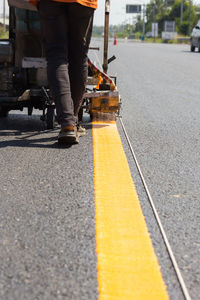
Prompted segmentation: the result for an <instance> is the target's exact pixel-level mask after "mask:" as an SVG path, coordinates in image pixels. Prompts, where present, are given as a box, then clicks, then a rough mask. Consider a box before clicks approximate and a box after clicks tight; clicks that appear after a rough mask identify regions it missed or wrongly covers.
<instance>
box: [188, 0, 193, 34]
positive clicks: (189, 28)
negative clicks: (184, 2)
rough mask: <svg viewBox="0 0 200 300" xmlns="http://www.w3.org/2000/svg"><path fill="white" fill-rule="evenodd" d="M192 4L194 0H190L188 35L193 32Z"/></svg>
mask: <svg viewBox="0 0 200 300" xmlns="http://www.w3.org/2000/svg"><path fill="white" fill-rule="evenodd" d="M191 5H192V0H189V17H188V35H190V32H191Z"/></svg>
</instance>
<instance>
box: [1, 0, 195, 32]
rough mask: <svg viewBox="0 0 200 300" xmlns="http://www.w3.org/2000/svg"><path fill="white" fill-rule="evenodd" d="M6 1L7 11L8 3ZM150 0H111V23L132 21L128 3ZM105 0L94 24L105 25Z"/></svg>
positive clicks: (101, 2)
mask: <svg viewBox="0 0 200 300" xmlns="http://www.w3.org/2000/svg"><path fill="white" fill-rule="evenodd" d="M3 1H4V0H0V14H1V13H2V12H3ZM5 1H6V12H7V13H8V5H7V0H5ZM149 2H150V0H110V3H111V10H110V24H111V25H118V24H122V23H128V22H129V23H132V18H133V15H132V14H126V4H141V5H143V4H147V3H149ZM199 2H200V0H193V3H195V4H196V3H199ZM104 11H105V0H98V9H97V10H96V12H95V18H94V25H99V26H101V25H104Z"/></svg>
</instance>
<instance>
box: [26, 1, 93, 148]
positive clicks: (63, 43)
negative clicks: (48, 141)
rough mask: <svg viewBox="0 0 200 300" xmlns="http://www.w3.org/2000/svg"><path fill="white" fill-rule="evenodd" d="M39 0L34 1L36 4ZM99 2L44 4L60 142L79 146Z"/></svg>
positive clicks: (42, 16) (43, 26)
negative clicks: (89, 57)
mask: <svg viewBox="0 0 200 300" xmlns="http://www.w3.org/2000/svg"><path fill="white" fill-rule="evenodd" d="M34 1H37V0H30V2H34ZM96 8H97V0H40V2H39V5H38V10H39V15H40V21H41V30H42V37H43V40H44V47H45V51H46V58H47V73H48V81H49V85H50V88H51V91H52V95H53V98H54V101H55V105H56V111H57V117H58V122H59V124H60V125H61V131H60V133H59V136H58V141H59V142H64V143H70V144H73V143H78V138H79V136H81V135H84V134H85V129H84V128H82V127H81V126H79V124H78V112H79V109H80V107H81V104H82V98H83V94H84V92H85V88H86V81H87V74H88V58H87V55H88V49H89V44H90V39H91V34H92V25H93V15H94V10H95V9H96Z"/></svg>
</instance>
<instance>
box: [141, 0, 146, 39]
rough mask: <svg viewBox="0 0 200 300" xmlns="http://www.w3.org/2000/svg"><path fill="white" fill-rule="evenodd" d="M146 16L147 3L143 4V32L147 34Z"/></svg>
mask: <svg viewBox="0 0 200 300" xmlns="http://www.w3.org/2000/svg"><path fill="white" fill-rule="evenodd" d="M145 16H146V5H145V4H144V5H143V26H142V34H143V36H144V35H145Z"/></svg>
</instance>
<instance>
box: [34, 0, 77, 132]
mask: <svg viewBox="0 0 200 300" xmlns="http://www.w3.org/2000/svg"><path fill="white" fill-rule="evenodd" d="M67 6H68V4H62V3H59V2H54V1H51V0H41V1H40V6H39V14H40V20H41V29H42V35H43V39H44V46H45V51H46V58H47V72H48V80H49V85H50V88H51V91H52V94H53V98H54V101H55V104H56V110H57V117H58V122H59V123H60V124H61V127H62V128H63V127H66V126H74V125H75V118H74V105H73V101H72V97H71V89H70V79H69V74H68V66H69V61H68V22H67Z"/></svg>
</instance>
